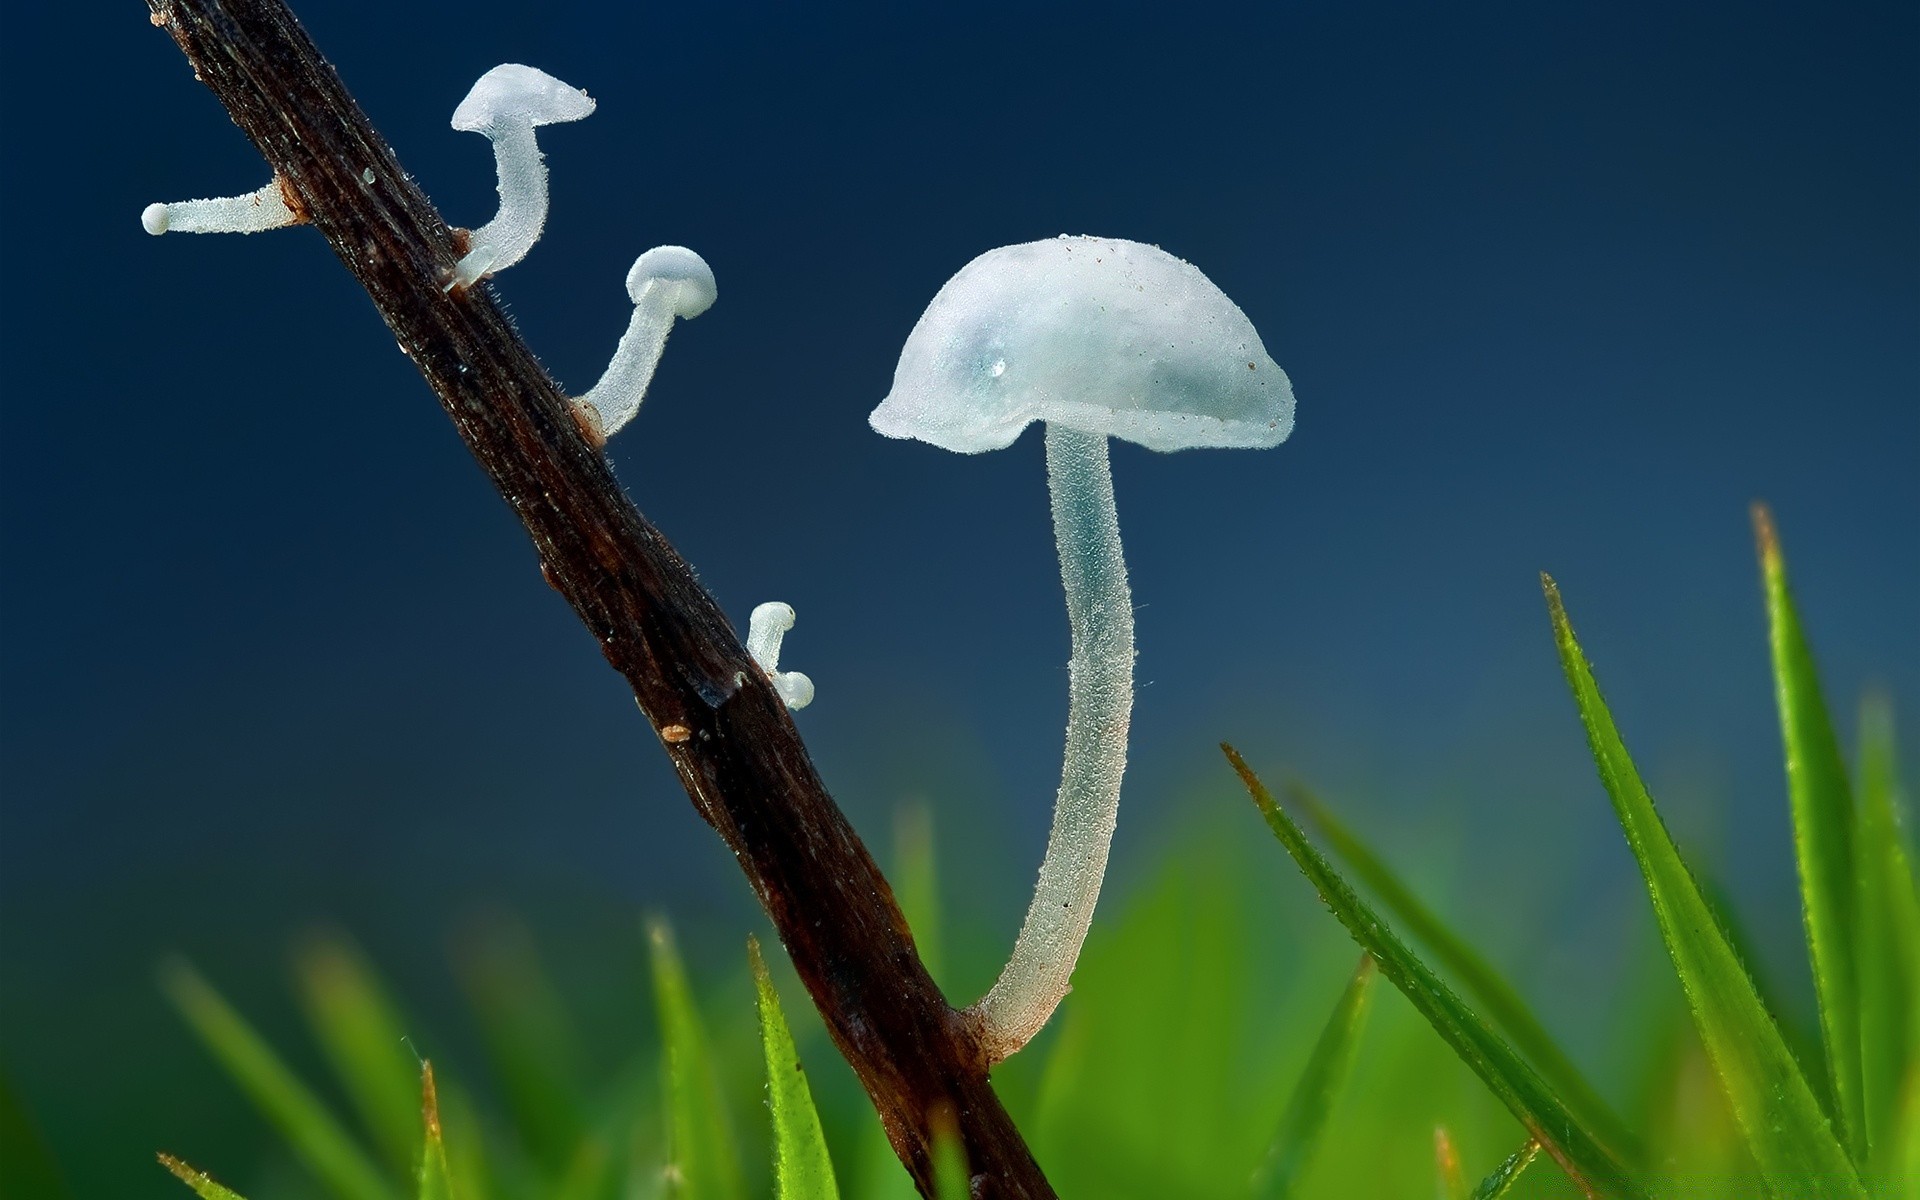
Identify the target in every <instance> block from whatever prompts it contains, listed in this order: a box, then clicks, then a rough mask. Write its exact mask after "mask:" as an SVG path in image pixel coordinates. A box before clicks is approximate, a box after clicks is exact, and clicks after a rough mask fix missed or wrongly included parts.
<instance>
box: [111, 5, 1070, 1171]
mask: <svg viewBox="0 0 1920 1200" xmlns="http://www.w3.org/2000/svg"><path fill="white" fill-rule="evenodd" d="M149 4H150V6H151V7H152V9H153V14H154V17H153V19H154V23H155V24H157V25H161V26H163V27H165V28H166V29H167V30H168V32H170V33H171V34H172V35H173V38H174V40H175V41H176V42H178V43H179V44H180V48H181V50H183V51H184V52H185V53H186V56H187V60H188V62H189V63H191V64H192V66H193V69H194V72H195V74H196V75H197V77H198V78H199V79H201V81H203V82H204V83H205V84H206V85H207V86H208V87H209V88H211V89H212V90H213V93H214V95H215V96H217V97H218V98H219V100H220V102H221V103H222V104H223V105H225V106H226V109H227V112H228V113H229V114H231V115H232V117H233V120H234V122H235V123H236V124H238V125H239V126H240V128H241V129H242V130H243V131H244V132H245V133H246V135H247V136H248V137H249V138H250V139H252V141H253V143H254V145H255V146H257V147H258V148H259V150H260V153H261V154H262V155H263V156H265V158H266V160H267V162H268V164H269V165H270V166H271V167H272V168H273V170H274V172H275V173H276V175H277V176H278V177H279V178H280V179H281V180H282V181H283V182H284V186H285V187H286V189H287V190H288V191H289V192H290V193H291V195H292V196H293V197H294V198H295V199H296V200H298V201H299V205H298V207H297V211H303V212H304V213H305V215H306V216H307V218H308V219H309V221H310V222H311V223H312V225H313V226H314V227H315V228H316V229H318V230H319V231H320V233H321V234H322V235H324V236H325V237H326V239H327V242H328V244H329V245H331V246H332V247H333V249H334V252H335V253H336V254H338V255H339V256H340V260H341V261H342V262H343V263H345V264H346V267H347V269H348V270H349V271H351V272H353V274H354V276H355V278H357V279H359V281H360V282H361V284H362V285H363V286H364V287H365V288H366V289H367V293H368V295H370V296H371V297H372V298H373V302H374V304H375V306H376V307H378V308H379V310H380V315H381V316H382V317H384V318H385V319H386V322H387V325H388V327H389V328H391V329H392V330H393V333H394V337H395V338H396V339H397V340H398V341H399V343H400V348H401V349H402V350H403V351H404V352H405V353H406V354H407V356H408V357H410V358H411V359H413V361H414V363H415V365H417V366H418V367H419V368H420V372H421V374H423V375H425V376H426V378H427V382H428V383H429V384H430V385H431V386H432V388H433V390H434V393H435V394H436V395H438V396H439V397H440V403H441V405H442V406H443V407H444V408H445V409H446V411H447V415H448V416H450V417H451V418H452V419H453V423H454V425H455V426H456V427H457V428H458V429H459V431H460V436H461V437H462V438H464V439H465V440H466V443H467V446H468V448H469V449H470V450H472V451H473V455H474V457H475V458H476V459H478V460H479V462H480V465H481V467H482V468H483V469H484V470H485V471H486V473H487V475H488V477H489V478H491V479H492V480H493V483H494V486H495V487H496V488H498V489H499V491H500V494H501V495H502V496H504V497H505V498H506V501H507V503H508V504H509V505H511V506H512V507H513V511H514V513H515V514H516V515H518V516H519V518H520V520H521V522H522V523H523V524H524V525H525V526H526V527H527V532H528V534H529V535H530V536H531V537H532V538H533V544H534V547H535V549H536V550H537V551H538V553H539V556H540V562H541V567H542V571H543V572H544V573H545V575H546V578H547V581H548V582H549V583H551V584H552V585H553V587H554V588H555V589H556V590H558V591H559V592H560V594H561V595H562V596H564V597H566V600H567V603H568V604H570V605H572V606H573V609H574V611H575V612H576V613H578V614H579V616H580V619H581V621H583V622H585V624H586V626H587V628H588V629H589V630H590V631H592V633H593V635H594V637H596V638H597V639H599V641H600V646H601V650H602V653H604V654H605V655H606V658H607V661H608V662H609V663H611V664H612V665H613V667H614V669H615V670H617V671H619V672H620V673H621V674H622V675H624V676H625V677H626V679H627V681H628V683H630V684H631V685H632V687H633V695H634V698H635V699H636V700H637V701H638V702H639V704H640V710H641V711H642V712H643V713H645V714H646V717H647V719H648V720H649V721H651V722H652V723H653V726H654V729H655V732H656V733H658V734H659V735H660V737H661V744H662V746H663V747H664V749H665V750H666V753H667V756H668V757H669V758H671V759H672V760H673V765H674V768H675V770H677V771H678V772H679V774H680V780H681V782H682V783H683V784H684V785H685V786H686V789H687V795H688V796H690V797H691V798H692V800H693V804H694V807H695V808H696V809H697V810H698V811H699V813H700V815H701V816H702V817H704V818H705V819H706V821H707V823H708V824H710V825H712V826H713V827H714V829H715V830H717V831H718V832H719V834H720V836H721V837H722V838H723V839H725V841H726V843H727V845H728V846H729V847H730V848H731V849H732V850H733V852H734V854H735V856H736V857H737V858H738V859H739V862H740V867H741V869H742V870H743V871H745V872H746V875H747V879H748V880H749V882H751V883H752V885H753V890H754V892H755V893H756V894H758V896H759V897H760V902H761V904H762V905H764V906H765V907H766V910H767V914H768V915H769V916H770V917H772V918H773V923H774V927H775V928H776V929H777V930H778V931H779V934H780V939H781V941H782V942H783V943H784V944H785V945H786V948H787V953H788V954H789V955H790V956H791V957H792V959H793V964H794V966H795V968H796V969H797V970H798V971H799V974H800V978H801V980H802V981H803V982H804V983H805V985H806V987H807V990H808V991H809V992H810V993H812V996H813V1000H814V1003H815V1004H816V1005H817V1006H818V1007H819V1009H820V1013H821V1015H822V1016H823V1017H824V1018H825V1020H826V1025H827V1028H828V1030H829V1031H830V1032H831V1033H832V1035H833V1039H834V1041H835V1043H836V1044H837V1045H838V1046H839V1048H840V1052H841V1053H842V1054H844V1055H845V1056H846V1059H847V1061H848V1062H849V1063H850V1064H852V1066H853V1069H854V1071H855V1072H856V1073H857V1074H858V1075H859V1077H860V1081H861V1082H862V1083H863V1084H865V1085H866V1089H867V1092H868V1094H869V1095H870V1096H871V1097H872V1098H873V1104H874V1107H875V1109H877V1110H878V1111H879V1113H880V1117H881V1120H882V1121H883V1122H884V1124H885V1125H886V1128H887V1132H888V1135H889V1136H890V1137H891V1138H892V1140H893V1146H894V1149H895V1151H896V1152H898V1154H899V1155H900V1159H901V1161H902V1162H904V1163H905V1164H906V1166H907V1169H908V1170H909V1171H910V1172H912V1174H913V1177H914V1180H915V1182H916V1183H917V1184H918V1185H919V1188H920V1191H921V1193H922V1194H923V1195H931V1194H932V1192H931V1188H932V1168H931V1157H930V1153H929V1150H930V1140H931V1137H932V1129H933V1123H934V1121H935V1119H936V1118H935V1116H934V1114H936V1113H946V1114H951V1115H950V1117H945V1118H940V1119H943V1120H948V1119H950V1120H952V1121H953V1122H954V1123H955V1125H956V1126H957V1128H958V1130H959V1134H960V1138H961V1141H962V1144H963V1146H964V1148H965V1150H966V1153H967V1159H968V1162H969V1164H970V1166H971V1170H972V1173H973V1176H974V1179H973V1191H974V1195H975V1196H977V1197H1023V1198H1025V1197H1032V1198H1040V1197H1051V1196H1052V1195H1053V1190H1052V1188H1051V1187H1049V1186H1048V1184H1047V1181H1046V1177H1045V1176H1044V1175H1042V1174H1041V1172H1040V1169H1039V1167H1038V1166H1037V1165H1036V1164H1035V1163H1034V1161H1033V1156H1032V1155H1031V1154H1030V1153H1029V1152H1028V1150H1027V1147H1026V1145H1025V1143H1024V1142H1023V1141H1022V1140H1021V1138H1020V1134H1019V1131H1018V1130H1016V1129H1015V1128H1014V1126H1013V1122H1012V1121H1011V1120H1010V1119H1008V1117H1007V1114H1006V1110H1005V1109H1004V1108H1002V1107H1001V1105H1000V1102H999V1100H998V1098H996V1097H995V1095H994V1094H993V1090H992V1088H991V1086H990V1085H989V1084H988V1082H987V1073H986V1066H985V1061H984V1059H983V1057H982V1055H981V1053H980V1050H979V1047H978V1046H977V1045H975V1044H974V1042H973V1041H972V1039H971V1038H970V1036H969V1035H968V1034H967V1033H966V1031H965V1029H964V1028H963V1026H962V1025H961V1024H960V1023H959V1021H958V1019H957V1014H955V1012H954V1011H953V1010H952V1009H951V1008H950V1007H949V1006H948V1005H947V1003H946V1000H945V999H944V998H943V997H942V996H941V994H940V991H939V989H938V988H937V987H936V986H935V985H934V983H933V980H932V979H931V978H929V977H928V975H927V972H926V968H925V967H924V966H922V965H921V962H920V958H919V955H918V954H917V953H916V951H915V949H914V945H913V936H912V934H911V933H910V932H909V931H908V929H907V924H906V921H905V920H904V919H903V918H902V917H901V915H900V909H899V906H898V905H897V904H896V903H895V902H894V898H893V892H892V889H891V888H889V887H888V886H887V881H886V878H885V877H884V876H882V875H881V873H880V870H879V868H878V867H876V866H875V865H874V862H873V859H872V858H871V857H870V856H869V855H868V854H867V851H866V848H865V847H864V846H863V845H861V843H860V839H859V838H858V837H857V836H856V835H855V834H854V831H853V829H852V827H851V826H849V825H848V824H847V820H846V818H845V816H843V815H842V814H841V812H840V810H839V808H838V807H836V806H835V804H834V803H833V800H832V799H831V798H830V797H829V796H828V795H827V792H826V789H825V787H824V786H823V785H822V784H821V782H820V778H819V775H818V774H817V773H816V772H815V770H814V767H813V764H812V762H811V761H810V760H809V758H808V757H807V752H806V748H805V747H804V746H803V745H802V744H801V741H800V737H799V734H798V732H797V731H796V730H795V729H794V726H793V722H792V720H791V719H790V718H789V717H788V715H787V710H786V708H785V706H784V705H782V703H781V702H780V700H779V698H778V697H777V696H776V695H775V694H774V692H773V689H772V688H771V687H770V686H769V684H768V682H767V679H766V677H765V676H764V675H763V674H762V673H761V672H760V671H759V669H758V668H757V667H756V666H755V665H754V664H753V662H752V661H751V660H750V659H749V658H748V657H747V653H746V651H745V650H744V649H743V648H742V647H741V644H740V640H739V638H738V637H737V636H736V635H735V633H734V631H733V628H732V627H731V626H730V625H729V624H728V622H727V620H726V618H725V617H724V616H722V615H721V612H720V610H719V608H718V606H717V605H716V604H715V603H714V601H713V598H712V597H711V596H709V595H708V594H707V593H706V592H705V591H704V590H703V589H702V588H701V587H700V585H699V584H698V583H697V582H695V580H694V577H693V573H692V572H691V571H690V570H689V569H688V567H687V564H686V563H685V562H684V561H682V559H681V558H680V556H679V555H678V554H677V553H675V552H674V550H673V547H671V546H669V545H668V544H667V541H666V539H665V538H663V537H662V536H661V535H660V533H659V531H658V530H656V529H654V527H653V526H652V525H650V524H648V523H647V521H646V519H645V518H644V517H642V516H641V515H640V513H639V512H638V511H637V510H636V509H635V508H634V506H633V504H632V503H631V502H630V501H629V500H628V499H627V498H626V496H625V495H624V494H623V493H622V492H621V490H620V488H619V487H618V485H617V484H616V483H615V482H614V479H613V475H612V473H611V472H610V470H609V469H608V466H607V462H606V460H605V458H604V457H603V456H602V455H601V454H600V452H599V451H598V450H597V449H596V448H595V447H594V446H593V445H592V444H590V442H589V441H588V439H587V438H586V437H585V436H584V435H583V433H582V431H581V430H580V428H579V427H578V426H577V425H576V424H575V422H574V420H573V418H572V416H571V410H570V408H569V406H568V403H567V401H566V400H565V398H564V397H563V396H562V395H561V393H560V391H559V389H558V388H557V387H556V386H555V384H554V382H553V380H552V379H550V378H548V376H547V374H546V372H545V371H543V370H542V369H541V367H540V365H539V364H538V363H537V362H536V361H535V360H534V357H533V354H532V352H531V351H530V350H528V348H527V346H526V345H525V343H523V342H522V341H521V340H520V338H519V336H518V334H516V333H515V332H514V330H513V328H512V326H510V325H509V324H508V323H507V320H506V318H505V317H504V316H503V315H502V313H501V311H500V309H499V307H498V306H497V305H496V304H495V303H494V302H493V299H492V297H491V295H490V294H489V293H488V291H487V289H486V288H485V287H484V286H482V287H478V288H475V289H472V290H471V291H460V292H449V291H447V290H445V289H444V282H445V281H446V280H447V279H449V278H450V277H451V273H452V270H453V266H454V262H455V260H456V253H455V246H454V235H453V233H452V232H451V231H450V230H449V229H448V227H447V224H446V222H445V221H444V220H442V219H441V217H440V214H439V213H438V212H437V211H435V210H434V207H433V205H432V204H431V203H429V202H428V200H427V198H426V196H425V195H424V194H422V193H421V191H420V190H419V188H418V187H416V186H415V185H414V184H413V182H412V180H411V179H410V178H409V177H408V175H407V173H406V172H405V171H404V170H402V169H401V166H400V164H399V162H398V161H397V160H396V159H395V157H394V154H393V150H392V148H391V147H389V146H388V145H387V143H386V141H385V139H383V138H382V137H381V136H380V135H379V134H378V133H377V132H375V130H374V129H373V126H372V125H371V124H369V122H368V121H367V118H366V115H365V114H364V113H362V112H361V111H360V107H359V105H358V104H356V103H355V102H354V100H353V97H352V96H351V95H349V94H348V92H347V90H346V88H345V87H344V86H343V85H342V84H341V82H340V79H339V77H338V76H337V75H336V74H335V73H334V70H333V68H332V66H331V65H329V64H328V63H327V62H326V60H325V59H323V58H322V57H321V55H320V52H319V51H318V49H316V48H315V46H314V45H313V43H312V41H311V40H310V39H309V38H308V37H307V34H306V31H305V30H304V29H302V28H301V27H300V24H299V22H298V21H296V20H295V19H294V16H293V14H292V13H291V12H290V11H288V9H287V8H286V6H285V4H283V3H281V0H149Z"/></svg>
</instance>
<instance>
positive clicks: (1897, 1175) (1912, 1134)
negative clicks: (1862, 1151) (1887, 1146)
mask: <svg viewBox="0 0 1920 1200" xmlns="http://www.w3.org/2000/svg"><path fill="white" fill-rule="evenodd" d="M1901 1093H1902V1099H1901V1102H1900V1125H1899V1129H1898V1131H1897V1132H1896V1133H1895V1135H1894V1139H1893V1143H1894V1144H1893V1154H1892V1155H1891V1158H1892V1162H1893V1168H1894V1169H1893V1170H1892V1171H1891V1172H1890V1173H1889V1174H1890V1175H1891V1177H1892V1178H1893V1179H1897V1180H1900V1181H1901V1184H1902V1187H1901V1190H1900V1191H1899V1192H1897V1193H1895V1194H1896V1195H1898V1196H1900V1197H1902V1198H1903V1200H1920V1071H1909V1072H1908V1073H1907V1078H1906V1086H1905V1087H1904V1088H1902V1089H1901Z"/></svg>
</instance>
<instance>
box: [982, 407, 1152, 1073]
mask: <svg viewBox="0 0 1920 1200" xmlns="http://www.w3.org/2000/svg"><path fill="white" fill-rule="evenodd" d="M1046 429H1047V486H1048V489H1049V490H1050V491H1051V493H1052V497H1053V532H1054V539H1055V541H1056V542H1057V544H1058V546H1059V549H1060V581H1061V583H1062V585H1063V586H1064V587H1065V589H1066V594H1067V621H1068V623H1069V624H1070V625H1071V627H1072V629H1073V657H1072V659H1071V660H1070V661H1069V662H1068V667H1067V694H1068V697H1069V701H1068V709H1067V749H1066V761H1065V764H1064V765H1063V767H1062V769H1061V773H1060V792H1059V796H1058V798H1056V799H1055V801H1054V807H1053V830H1052V832H1051V833H1050V834H1048V836H1047V853H1046V857H1045V858H1044V859H1042V860H1041V863H1040V878H1039V882H1038V883H1037V884H1035V886H1034V891H1033V903H1032V904H1031V905H1030V906H1028V908H1027V919H1026V921H1025V922H1024V923H1023V924H1022V925H1021V926H1020V936H1019V937H1018V938H1017V939H1016V940H1015V942H1014V945H1013V955H1012V957H1011V958H1010V959H1009V960H1008V961H1007V965H1006V967H1005V969H1003V970H1002V971H1001V972H1000V978H999V980H998V981H997V982H995V983H994V985H993V988H992V990H990V991H988V993H987V994H986V996H985V997H983V998H982V999H981V1000H980V1002H979V1003H977V1004H975V1005H974V1006H973V1007H972V1008H970V1009H968V1010H967V1013H966V1016H967V1019H968V1021H969V1023H970V1024H971V1025H972V1027H973V1031H974V1033H975V1035H976V1037H977V1038H978V1039H979V1042H980V1046H981V1049H982V1051H983V1052H984V1053H985V1054H986V1056H987V1060H988V1062H989V1063H997V1062H1000V1061H1002V1060H1004V1059H1006V1058H1008V1057H1009V1056H1011V1055H1012V1054H1013V1053H1014V1052H1015V1051H1017V1050H1019V1049H1020V1047H1022V1046H1024V1045H1026V1044H1027V1042H1028V1041H1030V1040H1032V1038H1033V1035H1034V1034H1036V1033H1038V1032H1040V1027H1041V1026H1043V1025H1045V1024H1046V1023H1047V1018H1048V1017H1050V1016H1052V1015H1053V1010H1054V1008H1055V1007H1056V1006H1058V1005H1059V1003H1060V1000H1061V998H1062V997H1064V996H1065V995H1066V994H1067V992H1068V990H1069V983H1070V981H1071V979H1072V976H1073V967H1074V963H1075V961H1076V960H1077V959H1078V958H1079V957H1080V947H1081V944H1082V943H1084V942H1085V941H1086V938H1087V927H1088V926H1089V925H1090V924H1091V923H1092V921H1093V906H1094V902H1095V901H1096V900H1098V899H1099V898H1100V881H1101V879H1102V877H1103V876H1104V875H1105V874H1106V870H1107V849H1108V847H1109V845H1110V844H1111V843H1112V841H1113V829H1114V824H1115V820H1116V817H1117V814H1118V812H1119V807H1120V777H1121V776H1122V775H1123V774H1125V772H1126V769H1127V723H1128V720H1129V718H1130V717H1131V716H1132V712H1133V658H1134V651H1133V595H1132V593H1131V592H1130V591H1129V590H1128V588H1127V564H1126V560H1125V558H1123V557H1122V555H1121V551H1120V524H1119V521H1118V519H1117V518H1116V516H1115V514H1114V506H1113V473H1112V471H1111V470H1110V469H1109V467H1108V463H1107V439H1106V436H1105V435H1103V434H1098V433H1086V432H1082V431H1080V430H1077V429H1068V428H1066V427H1064V426H1062V425H1059V424H1057V423H1052V422H1049V423H1048V425H1047V427H1046Z"/></svg>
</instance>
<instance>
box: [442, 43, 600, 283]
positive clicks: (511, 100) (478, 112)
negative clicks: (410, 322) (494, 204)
mask: <svg viewBox="0 0 1920 1200" xmlns="http://www.w3.org/2000/svg"><path fill="white" fill-rule="evenodd" d="M593 108H594V102H593V98H592V97H590V96H588V95H587V94H586V93H585V92H583V91H581V90H580V89H579V88H575V87H570V86H568V85H567V84H565V83H562V82H561V81H560V80H558V79H555V78H554V77H553V76H551V75H549V74H547V73H546V72H545V71H541V70H538V69H536V68H533V67H527V66H522V65H520V64H519V63H502V64H500V65H499V66H497V67H495V68H493V70H491V71H488V72H487V73H486V74H485V75H482V76H481V77H480V78H479V80H478V81H477V82H476V83H475V84H474V85H473V90H472V91H470V92H468V93H467V98H466V99H464V100H462V101H461V102H460V106H459V107H458V108H456V109H454V110H453V127H454V128H455V129H458V130H460V131H462V132H463V133H478V134H482V135H484V136H485V137H487V138H488V139H489V140H491V141H492V142H493V163H494V169H495V172H496V174H497V175H498V179H499V182H498V185H497V186H498V189H499V192H500V210H499V212H498V213H496V214H495V215H494V218H493V220H491V221H488V222H487V223H486V224H485V225H482V226H481V227H480V228H478V229H476V230H474V231H473V232H472V233H470V234H469V235H468V238H467V253H466V255H465V256H464V257H462V258H461V259H460V262H459V263H458V264H457V265H456V266H455V267H454V269H453V280H452V282H450V283H449V284H448V285H447V288H448V290H449V291H451V290H452V289H454V288H465V287H471V286H473V284H474V283H476V282H477V281H479V280H480V279H481V278H483V277H484V276H487V275H491V274H493V273H495V272H497V271H504V270H506V269H507V268H508V267H510V266H512V265H513V264H514V263H517V262H519V261H520V260H521V259H523V258H525V257H526V256H527V251H529V250H531V249H533V244H534V243H535V242H536V241H538V240H540V231H541V230H542V229H543V228H545V227H546V224H547V164H546V160H545V159H544V158H543V157H542V156H541V154H540V142H539V139H538V138H537V137H536V136H535V135H534V130H535V129H537V128H539V127H540V126H542V125H553V124H557V123H559V122H562V121H578V120H580V119H581V118H582V117H586V116H588V115H590V114H591V113H592V112H593Z"/></svg>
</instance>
